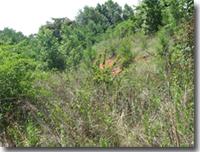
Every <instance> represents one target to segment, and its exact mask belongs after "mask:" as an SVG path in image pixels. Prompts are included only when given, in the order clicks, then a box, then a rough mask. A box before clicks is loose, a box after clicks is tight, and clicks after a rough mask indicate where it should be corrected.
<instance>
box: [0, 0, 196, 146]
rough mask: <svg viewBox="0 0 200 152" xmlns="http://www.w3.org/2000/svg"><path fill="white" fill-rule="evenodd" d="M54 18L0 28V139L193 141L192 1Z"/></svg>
mask: <svg viewBox="0 0 200 152" xmlns="http://www.w3.org/2000/svg"><path fill="white" fill-rule="evenodd" d="M52 20H53V23H51V22H47V23H46V25H43V26H41V27H40V29H39V32H38V33H37V34H34V35H30V36H29V37H26V36H23V34H22V33H21V32H18V33H16V32H15V31H14V30H13V29H8V28H5V29H4V30H2V31H0V40H1V41H0V108H1V109H0V111H1V112H2V113H1V114H0V143H1V144H3V146H5V147H7V146H11V147H12V146H19V147H41V146H42V147H72V146H73V147H122V146H124V147H194V1H193V0H176V1H174V0H153V1H152V0H142V1H141V3H140V4H139V5H138V6H136V7H131V6H128V5H127V4H126V5H125V6H124V9H122V7H121V6H119V5H118V4H117V3H115V2H113V1H112V0H108V1H107V2H105V3H104V4H102V5H100V4H97V6H96V7H95V8H93V7H89V6H85V7H84V8H83V10H80V11H79V12H78V15H77V16H76V20H74V21H71V20H69V19H68V18H52ZM108 61H109V62H111V63H112V64H111V63H110V66H108V65H107V64H109V63H108ZM116 71H117V72H116Z"/></svg>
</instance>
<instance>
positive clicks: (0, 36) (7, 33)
mask: <svg viewBox="0 0 200 152" xmlns="http://www.w3.org/2000/svg"><path fill="white" fill-rule="evenodd" d="M10 38H11V39H12V40H11V43H10V44H11V45H12V44H17V43H19V42H20V41H22V40H24V39H26V38H27V37H26V36H24V35H23V33H22V32H16V31H15V30H13V29H9V28H4V30H2V31H0V40H3V41H5V42H7V41H8V39H10Z"/></svg>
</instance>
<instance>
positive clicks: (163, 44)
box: [157, 28, 170, 56]
mask: <svg viewBox="0 0 200 152" xmlns="http://www.w3.org/2000/svg"><path fill="white" fill-rule="evenodd" d="M157 34H158V38H159V40H158V42H159V44H160V45H159V46H157V53H158V54H159V55H161V56H162V55H167V53H168V51H169V41H170V35H169V34H168V32H167V31H166V29H165V28H162V29H161V30H160V31H158V32H157Z"/></svg>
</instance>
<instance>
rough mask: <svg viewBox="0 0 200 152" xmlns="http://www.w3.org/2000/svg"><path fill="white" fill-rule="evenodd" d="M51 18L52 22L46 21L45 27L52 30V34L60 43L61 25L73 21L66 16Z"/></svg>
mask: <svg viewBox="0 0 200 152" xmlns="http://www.w3.org/2000/svg"><path fill="white" fill-rule="evenodd" d="M51 19H52V20H53V23H51V22H47V23H46V29H49V30H51V31H52V32H53V36H55V37H56V38H57V40H58V42H59V43H60V42H61V40H62V38H61V26H62V25H63V24H64V23H65V22H66V23H67V24H68V26H69V25H71V24H72V23H73V21H70V20H69V19H68V18H67V17H64V18H51Z"/></svg>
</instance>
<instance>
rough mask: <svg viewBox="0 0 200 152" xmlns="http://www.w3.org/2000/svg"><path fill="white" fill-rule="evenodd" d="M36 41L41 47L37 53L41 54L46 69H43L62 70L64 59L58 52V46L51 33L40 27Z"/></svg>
mask: <svg viewBox="0 0 200 152" xmlns="http://www.w3.org/2000/svg"><path fill="white" fill-rule="evenodd" d="M38 40H39V43H40V46H41V48H40V50H39V51H40V52H39V53H40V54H42V55H41V58H42V61H43V62H46V64H47V67H45V66H44V68H49V69H50V70H51V69H53V68H57V69H58V70H64V69H65V59H64V57H63V55H62V54H61V52H59V50H58V46H59V44H58V42H57V39H56V38H55V37H54V36H53V33H52V31H50V30H48V29H46V28H45V27H44V26H42V27H41V28H40V30H39V32H38Z"/></svg>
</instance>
